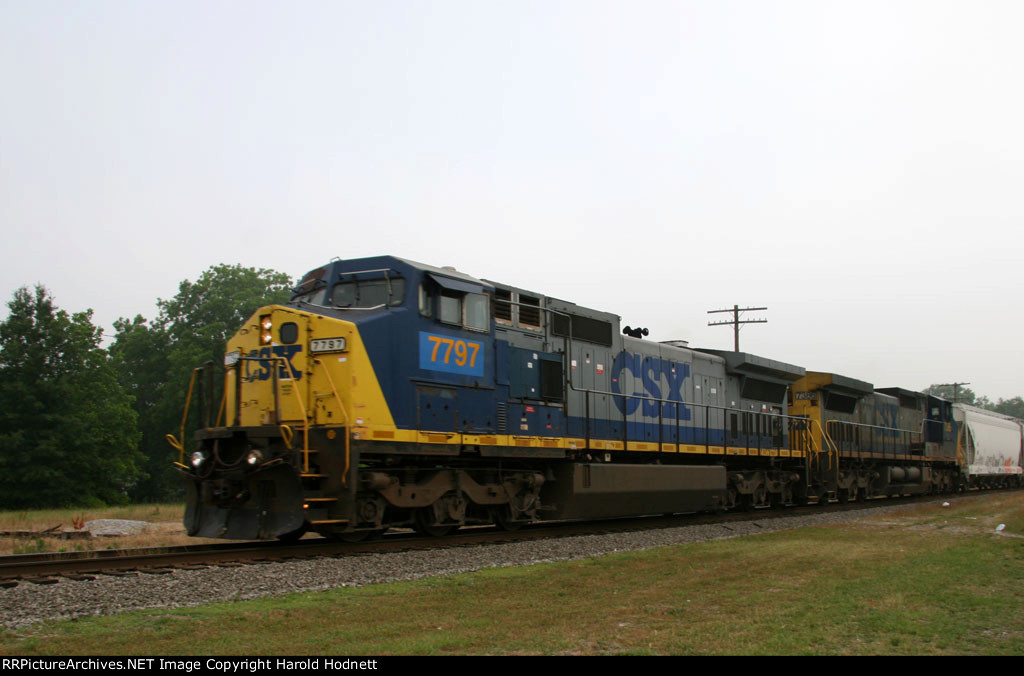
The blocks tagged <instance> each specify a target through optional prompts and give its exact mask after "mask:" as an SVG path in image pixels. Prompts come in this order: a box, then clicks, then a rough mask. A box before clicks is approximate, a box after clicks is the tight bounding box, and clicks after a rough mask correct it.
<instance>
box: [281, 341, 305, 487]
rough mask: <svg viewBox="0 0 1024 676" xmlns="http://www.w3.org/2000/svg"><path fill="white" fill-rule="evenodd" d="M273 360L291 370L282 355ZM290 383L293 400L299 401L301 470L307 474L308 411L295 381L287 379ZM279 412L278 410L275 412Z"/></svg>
mask: <svg viewBox="0 0 1024 676" xmlns="http://www.w3.org/2000/svg"><path fill="white" fill-rule="evenodd" d="M272 359H273V360H274V361H279V362H282V363H284V366H285V369H286V371H287V372H289V373H290V372H291V365H290V364H289V363H288V360H287V359H285V358H284V357H272ZM289 380H290V382H291V383H292V385H293V387H292V392H294V393H295V401H297V402H298V403H299V410H300V411H302V471H303V473H304V474H309V413H307V412H306V405H305V404H304V403H302V395H301V394H299V388H298V387H295V386H294V385H295V381H294V380H292V379H289ZM277 386H278V387H280V386H281V379H280V378H278V379H277ZM277 414H278V415H280V414H281V412H280V411H278V412H277Z"/></svg>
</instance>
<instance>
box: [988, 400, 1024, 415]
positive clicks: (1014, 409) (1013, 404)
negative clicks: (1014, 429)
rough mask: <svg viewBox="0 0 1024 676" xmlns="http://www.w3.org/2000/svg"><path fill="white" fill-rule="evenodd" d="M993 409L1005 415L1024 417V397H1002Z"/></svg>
mask: <svg viewBox="0 0 1024 676" xmlns="http://www.w3.org/2000/svg"><path fill="white" fill-rule="evenodd" d="M992 410H993V411H996V412H997V413H1002V414H1003V415H1012V416H1013V417H1014V418H1021V419H1024V399H1021V398H1020V397H1013V398H1012V399H1000V400H999V401H997V402H996V403H995V405H994V406H993V407H992Z"/></svg>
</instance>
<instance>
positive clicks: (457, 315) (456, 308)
mask: <svg viewBox="0 0 1024 676" xmlns="http://www.w3.org/2000/svg"><path fill="white" fill-rule="evenodd" d="M440 309H441V313H440V316H439V317H438V319H440V320H441V321H442V322H444V323H445V324H459V325H461V324H462V294H457V293H452V292H450V291H443V292H442V293H441V304H440Z"/></svg>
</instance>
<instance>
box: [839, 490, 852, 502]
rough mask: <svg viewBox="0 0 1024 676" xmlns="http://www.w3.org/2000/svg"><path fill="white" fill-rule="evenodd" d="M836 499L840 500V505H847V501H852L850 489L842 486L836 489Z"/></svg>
mask: <svg viewBox="0 0 1024 676" xmlns="http://www.w3.org/2000/svg"><path fill="white" fill-rule="evenodd" d="M836 499H837V500H838V501H839V504H840V505H845V504H846V503H847V502H849V501H850V489H849V488H840V489H839V490H838V491H836Z"/></svg>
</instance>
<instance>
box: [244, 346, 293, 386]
mask: <svg viewBox="0 0 1024 676" xmlns="http://www.w3.org/2000/svg"><path fill="white" fill-rule="evenodd" d="M299 352H302V346H301V345H274V346H273V347H264V348H260V349H259V350H252V351H251V352H249V356H250V357H259V358H260V360H259V361H258V362H252V361H249V360H247V361H246V362H245V379H246V380H250V381H251V380H269V379H270V374H271V373H272V371H271V370H270V369H271V368H272V366H271V365H272V364H277V377H278V378H280V379H281V380H301V379H302V371H300V370H299V369H297V368H295V366H294V365H293V364H292V358H293V357H294V356H295V355H297V354H298V353H299ZM273 357H281V358H283V359H284V363H281V361H280V360H279V359H273ZM254 363H255V364H256V366H253V364H254Z"/></svg>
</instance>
